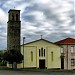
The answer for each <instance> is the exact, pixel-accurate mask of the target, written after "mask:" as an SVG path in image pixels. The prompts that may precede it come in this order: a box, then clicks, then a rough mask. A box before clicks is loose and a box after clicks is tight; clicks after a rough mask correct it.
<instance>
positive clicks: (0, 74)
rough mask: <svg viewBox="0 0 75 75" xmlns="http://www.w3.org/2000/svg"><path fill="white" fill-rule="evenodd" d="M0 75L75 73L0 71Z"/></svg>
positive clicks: (70, 74)
mask: <svg viewBox="0 0 75 75" xmlns="http://www.w3.org/2000/svg"><path fill="white" fill-rule="evenodd" d="M0 75H75V72H73V71H72V72H66V71H65V72H50V71H48V72H47V71H34V70H33V71H30V70H25V71H15V70H0Z"/></svg>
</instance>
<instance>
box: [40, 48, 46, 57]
mask: <svg viewBox="0 0 75 75" xmlns="http://www.w3.org/2000/svg"><path fill="white" fill-rule="evenodd" d="M39 56H41V57H45V49H43V48H41V49H39Z"/></svg>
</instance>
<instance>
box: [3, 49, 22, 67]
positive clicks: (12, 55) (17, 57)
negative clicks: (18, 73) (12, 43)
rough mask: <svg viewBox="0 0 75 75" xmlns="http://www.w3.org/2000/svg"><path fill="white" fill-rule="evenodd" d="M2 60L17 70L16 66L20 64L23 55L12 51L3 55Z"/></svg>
mask: <svg viewBox="0 0 75 75" xmlns="http://www.w3.org/2000/svg"><path fill="white" fill-rule="evenodd" d="M3 59H4V60H5V61H7V62H8V63H9V64H12V68H14V66H16V67H15V68H17V64H18V63H21V62H22V60H23V55H22V54H21V52H20V51H18V50H14V49H12V50H8V51H6V52H5V53H4V55H3ZM14 63H15V65H14Z"/></svg>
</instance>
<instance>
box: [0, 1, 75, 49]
mask: <svg viewBox="0 0 75 75" xmlns="http://www.w3.org/2000/svg"><path fill="white" fill-rule="evenodd" d="M74 1H75V0H0V50H1V49H6V48H7V21H8V11H9V9H14V7H15V9H18V10H21V44H22V37H26V39H25V43H26V42H30V41H32V40H36V39H40V38H41V36H40V35H43V38H44V39H47V40H49V41H51V42H55V41H58V40H61V39H64V38H66V37H72V38H75V12H74V11H75V5H74Z"/></svg>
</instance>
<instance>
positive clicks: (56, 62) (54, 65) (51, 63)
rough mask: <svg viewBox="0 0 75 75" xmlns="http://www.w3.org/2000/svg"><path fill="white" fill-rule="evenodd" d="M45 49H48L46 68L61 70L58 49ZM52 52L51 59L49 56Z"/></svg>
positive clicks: (50, 47) (51, 47) (54, 47)
mask: <svg viewBox="0 0 75 75" xmlns="http://www.w3.org/2000/svg"><path fill="white" fill-rule="evenodd" d="M47 49H48V56H47V57H48V59H47V66H48V67H47V68H61V58H60V56H61V54H60V47H57V46H49V47H48V48H47ZM52 52H53V57H52V56H51V53H52ZM52 59H53V60H52Z"/></svg>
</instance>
